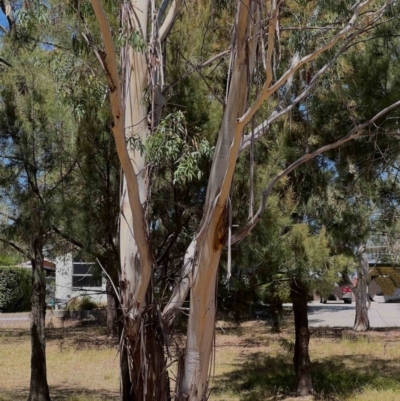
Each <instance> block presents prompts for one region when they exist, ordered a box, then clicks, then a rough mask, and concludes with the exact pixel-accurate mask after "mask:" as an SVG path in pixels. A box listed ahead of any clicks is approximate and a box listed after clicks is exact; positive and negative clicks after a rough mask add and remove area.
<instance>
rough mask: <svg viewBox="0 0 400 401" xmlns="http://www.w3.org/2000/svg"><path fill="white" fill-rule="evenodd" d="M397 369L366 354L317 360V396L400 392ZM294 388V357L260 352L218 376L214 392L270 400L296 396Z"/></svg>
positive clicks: (394, 364)
mask: <svg viewBox="0 0 400 401" xmlns="http://www.w3.org/2000/svg"><path fill="white" fill-rule="evenodd" d="M283 353H284V352H283ZM286 354H288V353H286ZM344 360H345V361H346V363H344ZM398 369H399V365H398V363H397V362H394V361H388V360H383V359H378V358H369V359H367V358H366V357H365V355H362V356H354V355H342V356H339V357H330V358H329V359H323V360H321V361H317V362H314V363H312V376H313V383H314V389H315V392H316V398H317V399H320V400H338V399H339V400H342V399H344V398H346V399H351V398H353V396H354V395H355V394H357V393H359V392H360V391H362V390H363V389H364V388H365V387H367V386H370V387H373V388H375V389H379V390H387V389H395V390H397V391H399V392H400V377H399V375H398ZM294 388H295V374H294V369H293V364H292V361H291V356H289V355H281V356H278V357H271V356H269V355H267V354H266V353H262V352H257V353H253V354H251V355H245V356H243V357H242V358H240V359H239V360H238V362H237V363H236V364H235V367H234V370H233V371H232V372H230V373H224V374H223V375H221V376H218V377H216V378H215V379H214V381H213V389H212V391H213V393H217V394H218V393H226V394H232V395H235V396H236V397H239V399H240V401H255V400H261V399H267V397H270V398H268V399H271V400H278V399H281V397H282V396H291V397H293V396H294V392H293V390H294ZM227 400H228V398H227Z"/></svg>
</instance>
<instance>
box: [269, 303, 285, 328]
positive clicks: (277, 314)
mask: <svg viewBox="0 0 400 401" xmlns="http://www.w3.org/2000/svg"><path fill="white" fill-rule="evenodd" d="M271 312H272V331H273V332H274V333H280V332H281V324H282V318H283V305H282V301H281V300H280V298H279V297H275V298H273V299H272V301H271Z"/></svg>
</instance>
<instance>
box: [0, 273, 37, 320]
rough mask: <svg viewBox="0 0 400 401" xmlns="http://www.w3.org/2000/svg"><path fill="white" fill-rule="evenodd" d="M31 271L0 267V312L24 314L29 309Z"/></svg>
mask: <svg viewBox="0 0 400 401" xmlns="http://www.w3.org/2000/svg"><path fill="white" fill-rule="evenodd" d="M31 294H32V284H31V271H30V270H27V269H24V268H21V267H10V266H7V267H0V312H24V311H29V310H30V307H31Z"/></svg>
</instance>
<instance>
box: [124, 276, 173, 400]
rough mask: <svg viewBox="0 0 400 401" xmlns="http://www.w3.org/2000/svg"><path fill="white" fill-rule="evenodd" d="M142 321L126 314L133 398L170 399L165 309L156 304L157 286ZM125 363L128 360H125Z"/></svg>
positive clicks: (149, 298)
mask: <svg viewBox="0 0 400 401" xmlns="http://www.w3.org/2000/svg"><path fill="white" fill-rule="evenodd" d="M146 301H147V306H145V307H144V310H143V313H142V314H141V318H140V321H139V322H135V321H132V319H131V317H129V316H125V322H124V327H125V333H126V336H125V339H124V348H125V350H126V352H127V353H128V354H127V355H128V363H129V364H130V381H131V383H132V386H131V388H130V390H129V397H130V398H126V399H124V401H125V400H129V401H131V400H132V401H168V400H170V392H169V378H168V371H167V368H166V358H165V352H164V346H165V336H164V331H163V328H162V321H161V312H160V310H159V306H158V305H156V304H155V303H154V298H153V285H152V283H151V284H150V286H149V289H148V292H147V295H146ZM122 362H123V363H125V361H122Z"/></svg>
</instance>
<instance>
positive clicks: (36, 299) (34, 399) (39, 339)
mask: <svg viewBox="0 0 400 401" xmlns="http://www.w3.org/2000/svg"><path fill="white" fill-rule="evenodd" d="M42 249H43V244H42V238H41V236H40V235H39V236H37V237H35V238H33V240H32V251H33V259H32V298H31V302H32V312H31V324H30V331H31V381H30V390H29V397H28V401H50V393H49V386H48V384H47V368H46V336H45V318H46V281H45V276H44V268H43V251H42Z"/></svg>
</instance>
